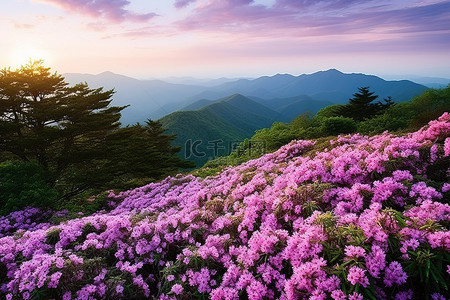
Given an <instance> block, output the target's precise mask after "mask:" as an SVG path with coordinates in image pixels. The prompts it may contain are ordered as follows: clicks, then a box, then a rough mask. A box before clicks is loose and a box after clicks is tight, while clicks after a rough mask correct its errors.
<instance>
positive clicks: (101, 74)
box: [97, 71, 118, 76]
mask: <svg viewBox="0 0 450 300" xmlns="http://www.w3.org/2000/svg"><path fill="white" fill-rule="evenodd" d="M97 75H98V76H112V75H118V74H116V73H113V72H111V71H105V72H101V73H99V74H97Z"/></svg>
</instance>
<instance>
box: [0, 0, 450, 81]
mask: <svg viewBox="0 0 450 300" xmlns="http://www.w3.org/2000/svg"><path fill="white" fill-rule="evenodd" d="M0 34H1V35H2V36H3V37H5V36H6V38H3V39H1V42H0V67H7V66H13V67H15V66H18V65H20V64H22V63H24V62H26V61H27V60H28V59H29V58H30V57H31V58H44V59H45V61H46V64H47V65H49V66H51V67H52V68H53V69H55V70H58V71H59V72H60V73H64V72H83V73H100V72H103V71H106V70H109V71H113V72H116V73H121V74H125V75H130V76H134V77H139V78H149V77H166V76H195V77H221V76H228V77H233V76H260V75H273V74H276V73H291V74H294V75H298V74H302V73H311V72H315V71H318V70H324V69H330V68H337V69H339V70H341V71H344V72H363V73H371V74H376V75H395V74H399V75H402V74H405V75H406V74H412V75H423V76H435V77H447V78H450V1H438V0H424V1H415V0H396V1H385V0H377V1H370V0H335V1H333V0H319V1H312V0H255V1H251V0H215V1H213V0H174V1H169V0H161V1H150V0H1V3H0Z"/></svg>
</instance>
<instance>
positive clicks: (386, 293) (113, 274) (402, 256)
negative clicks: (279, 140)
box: [0, 113, 450, 299]
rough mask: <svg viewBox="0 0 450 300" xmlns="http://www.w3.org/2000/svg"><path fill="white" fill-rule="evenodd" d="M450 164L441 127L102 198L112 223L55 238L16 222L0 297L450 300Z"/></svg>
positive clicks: (294, 149) (307, 148) (89, 224)
mask: <svg viewBox="0 0 450 300" xmlns="http://www.w3.org/2000/svg"><path fill="white" fill-rule="evenodd" d="M324 149H325V150H324ZM430 150H431V151H430ZM449 159H450V115H449V114H448V113H446V114H444V115H443V116H442V117H441V118H440V119H439V121H433V122H430V125H429V126H427V127H426V128H424V129H422V130H420V131H418V132H415V133H412V134H408V135H404V136H394V135H390V134H387V133H385V134H383V135H379V136H374V137H370V138H369V137H366V136H361V135H353V136H343V137H339V138H337V139H333V140H332V141H329V142H326V143H322V144H321V145H315V142H314V141H293V142H291V143H290V144H288V145H286V146H283V147H282V148H280V149H279V150H278V151H276V152H274V153H271V154H267V155H265V156H263V157H261V158H259V159H256V160H253V161H249V162H247V163H245V164H243V165H240V166H237V167H233V168H227V169H226V170H224V171H223V172H222V173H220V174H218V175H217V176H213V177H208V178H205V179H201V178H198V177H194V176H193V175H179V176H176V177H169V178H167V179H165V180H163V181H162V182H159V183H152V184H149V185H147V186H143V187H141V188H137V189H134V190H130V191H126V192H123V193H119V194H114V193H112V192H111V193H110V195H109V197H110V205H111V206H112V207H111V208H109V209H108V210H103V211H100V212H98V213H96V214H94V215H92V216H87V217H80V218H75V219H71V220H66V221H64V222H61V223H60V224H50V223H46V222H50V220H51V221H53V222H55V221H57V220H58V218H56V217H55V218H50V217H49V216H48V214H47V219H45V218H46V214H44V213H43V211H41V210H38V209H28V210H26V211H21V212H15V213H13V214H11V215H9V216H6V217H1V218H0V225H1V226H0V272H1V273H0V275H1V276H0V284H1V286H2V289H0V296H1V297H2V298H7V299H12V298H14V299H21V298H24V299H28V298H29V297H30V295H39V297H45V298H55V299H72V298H75V297H77V298H84V299H88V298H94V299H99V298H109V299H143V298H153V297H155V298H161V299H170V298H171V297H175V298H177V299H205V298H207V297H211V298H212V299H239V298H240V297H241V298H246V299H247V298H248V299H261V298H272V299H301V298H313V297H316V298H317V296H318V295H320V297H321V298H327V297H328V298H334V299H347V298H348V299H363V298H364V299H365V298H369V299H371V298H375V299H376V298H380V297H381V298H384V299H395V298H397V299H427V298H430V296H431V295H433V298H435V299H445V296H446V295H447V294H445V293H446V287H447V284H448V282H449V279H450V278H449V276H450V275H449V273H448V265H450V257H449V256H450V255H449V253H450V245H449V243H448V240H449V238H450V231H449V220H450V218H449V214H450V206H449V205H448V202H449V200H450V185H449V183H448V182H449V180H450V178H449V174H448V172H447V169H448V167H449V164H450V160H449ZM425 176H426V178H425ZM60 215H61V214H60V212H59V213H55V216H60ZM423 260H425V261H426V262H425V263H423ZM426 273H428V274H429V276H430V277H433V278H435V280H428V281H424V280H423V278H425V277H424V276H426V275H425V274H426ZM431 274H432V275H431ZM42 295H45V296H42ZM36 297H37V296H36Z"/></svg>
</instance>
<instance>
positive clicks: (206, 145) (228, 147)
mask: <svg viewBox="0 0 450 300" xmlns="http://www.w3.org/2000/svg"><path fill="white" fill-rule="evenodd" d="M65 78H66V81H68V82H69V83H70V84H75V83H78V82H87V83H88V84H89V86H91V87H93V88H96V87H99V86H102V87H104V88H105V89H115V91H116V94H115V95H114V97H113V102H112V104H113V105H117V106H122V105H128V104H129V105H130V106H129V107H127V108H126V109H124V110H123V111H122V119H121V121H122V123H123V124H124V125H128V124H133V123H137V122H144V121H145V120H147V119H149V118H150V119H159V120H160V121H161V123H162V124H163V126H164V128H166V129H167V132H168V133H171V134H175V135H176V138H175V141H174V143H173V144H174V145H178V146H181V147H182V150H181V152H180V156H182V157H183V158H186V159H190V160H193V161H195V162H196V164H197V166H201V165H202V164H204V163H205V162H206V161H207V160H208V159H211V158H213V157H216V156H222V155H227V154H229V152H230V151H232V150H233V149H234V147H235V146H236V145H237V144H239V143H240V142H241V141H243V140H244V139H245V138H249V137H251V136H252V135H253V134H254V132H255V130H258V129H261V128H266V127H270V126H271V125H272V124H273V123H274V122H276V121H278V122H289V121H291V120H292V119H294V118H295V117H296V116H298V115H299V114H301V113H303V112H306V111H310V112H312V113H316V112H317V111H318V110H319V109H321V108H323V107H325V106H328V105H332V104H343V103H346V102H347V101H348V99H349V98H351V97H352V95H353V94H354V93H355V92H357V90H358V88H359V87H363V86H369V87H370V90H371V91H373V92H375V93H376V94H377V95H379V99H380V100H382V99H383V98H387V97H388V96H391V97H392V98H393V100H394V101H396V102H401V101H407V100H410V99H411V98H413V97H414V96H416V95H418V94H421V93H423V92H424V91H425V90H426V89H427V87H426V86H424V85H420V84H417V83H414V82H412V81H408V80H400V81H386V80H384V79H382V78H380V77H377V76H373V75H365V74H355V73H352V74H345V73H342V72H340V71H338V70H335V69H331V70H328V71H320V72H316V73H313V74H303V75H300V76H293V75H289V74H277V75H274V76H263V77H259V78H256V79H236V80H232V79H228V78H221V79H217V80H211V81H207V80H198V81H195V80H194V79H191V78H172V79H169V80H171V81H172V82H166V81H162V80H156V79H153V80H138V79H134V78H130V77H126V76H123V75H118V74H114V73H111V72H104V73H101V74H98V75H89V74H73V73H72V74H65ZM186 83H197V84H203V85H195V84H186Z"/></svg>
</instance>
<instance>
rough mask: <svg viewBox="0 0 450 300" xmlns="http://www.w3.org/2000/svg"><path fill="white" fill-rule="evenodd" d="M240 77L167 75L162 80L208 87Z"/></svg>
mask: <svg viewBox="0 0 450 300" xmlns="http://www.w3.org/2000/svg"><path fill="white" fill-rule="evenodd" d="M238 79H239V78H226V77H221V78H217V79H204V78H194V77H167V78H161V80H162V81H165V82H168V83H175V84H188V85H201V86H207V87H213V86H217V85H221V84H224V83H227V82H231V81H236V80H238Z"/></svg>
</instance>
